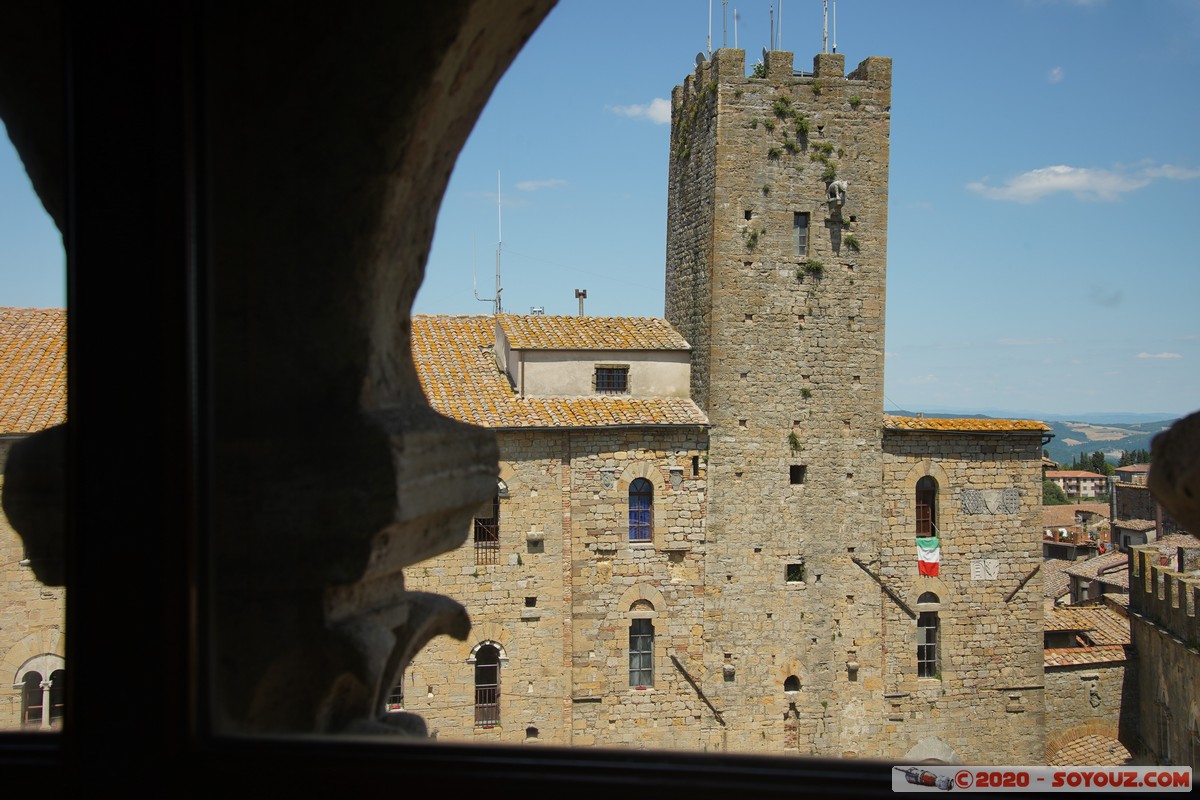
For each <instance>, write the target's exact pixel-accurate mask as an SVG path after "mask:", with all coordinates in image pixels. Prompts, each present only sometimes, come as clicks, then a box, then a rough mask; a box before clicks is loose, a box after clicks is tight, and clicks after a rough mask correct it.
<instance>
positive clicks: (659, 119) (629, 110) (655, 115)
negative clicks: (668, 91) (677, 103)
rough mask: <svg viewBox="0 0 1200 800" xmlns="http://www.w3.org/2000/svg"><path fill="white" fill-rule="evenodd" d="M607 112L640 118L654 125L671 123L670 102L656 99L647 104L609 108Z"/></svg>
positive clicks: (659, 98)
mask: <svg viewBox="0 0 1200 800" xmlns="http://www.w3.org/2000/svg"><path fill="white" fill-rule="evenodd" d="M608 110H609V111H611V112H613V113H614V114H620V115H621V116H623V117H635V118H637V117H641V118H643V119H648V120H650V121H651V122H653V123H654V124H655V125H666V124H667V123H669V122H670V121H671V101H670V100H664V99H663V98H661V97H656V98H654V99H653V100H651V101H650V102H649V103H647V104H645V105H642V104H636V103H635V104H634V105H631V106H609V107H608Z"/></svg>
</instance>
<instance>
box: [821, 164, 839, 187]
mask: <svg viewBox="0 0 1200 800" xmlns="http://www.w3.org/2000/svg"><path fill="white" fill-rule="evenodd" d="M821 180H823V181H825V182H826V183H832V182H834V181H836V180H837V164H835V163H833V162H832V161H827V162H825V171H824V172H822V173H821Z"/></svg>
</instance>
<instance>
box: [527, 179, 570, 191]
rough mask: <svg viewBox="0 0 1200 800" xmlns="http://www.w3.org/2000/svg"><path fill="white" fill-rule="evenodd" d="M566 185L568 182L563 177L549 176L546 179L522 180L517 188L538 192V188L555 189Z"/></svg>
mask: <svg viewBox="0 0 1200 800" xmlns="http://www.w3.org/2000/svg"><path fill="white" fill-rule="evenodd" d="M566 185H567V182H566V181H564V180H563V179H562V178H549V179H547V180H544V181H521V182H520V183H518V184H517V188H518V189H520V190H521V191H522V192H536V191H537V190H538V189H553V188H555V187H558V186H566Z"/></svg>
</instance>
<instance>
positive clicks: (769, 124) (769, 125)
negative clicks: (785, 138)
mask: <svg viewBox="0 0 1200 800" xmlns="http://www.w3.org/2000/svg"><path fill="white" fill-rule="evenodd" d="M763 127H764V128H766V129H767V133H771V132H772V131H774V130H775V120H773V119H765V120H763Z"/></svg>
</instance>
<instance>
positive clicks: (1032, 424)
mask: <svg viewBox="0 0 1200 800" xmlns="http://www.w3.org/2000/svg"><path fill="white" fill-rule="evenodd" d="M883 427H885V428H891V429H893V430H902V431H953V432H962V433H979V432H983V433H988V432H993V431H996V432H1000V431H1003V432H1010V431H1048V430H1050V426H1048V425H1046V424H1045V423H1043V422H1038V421H1037V420H1032V419H977V418H974V417H960V418H948V417H897V416H893V415H891V414H884V415H883Z"/></svg>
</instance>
